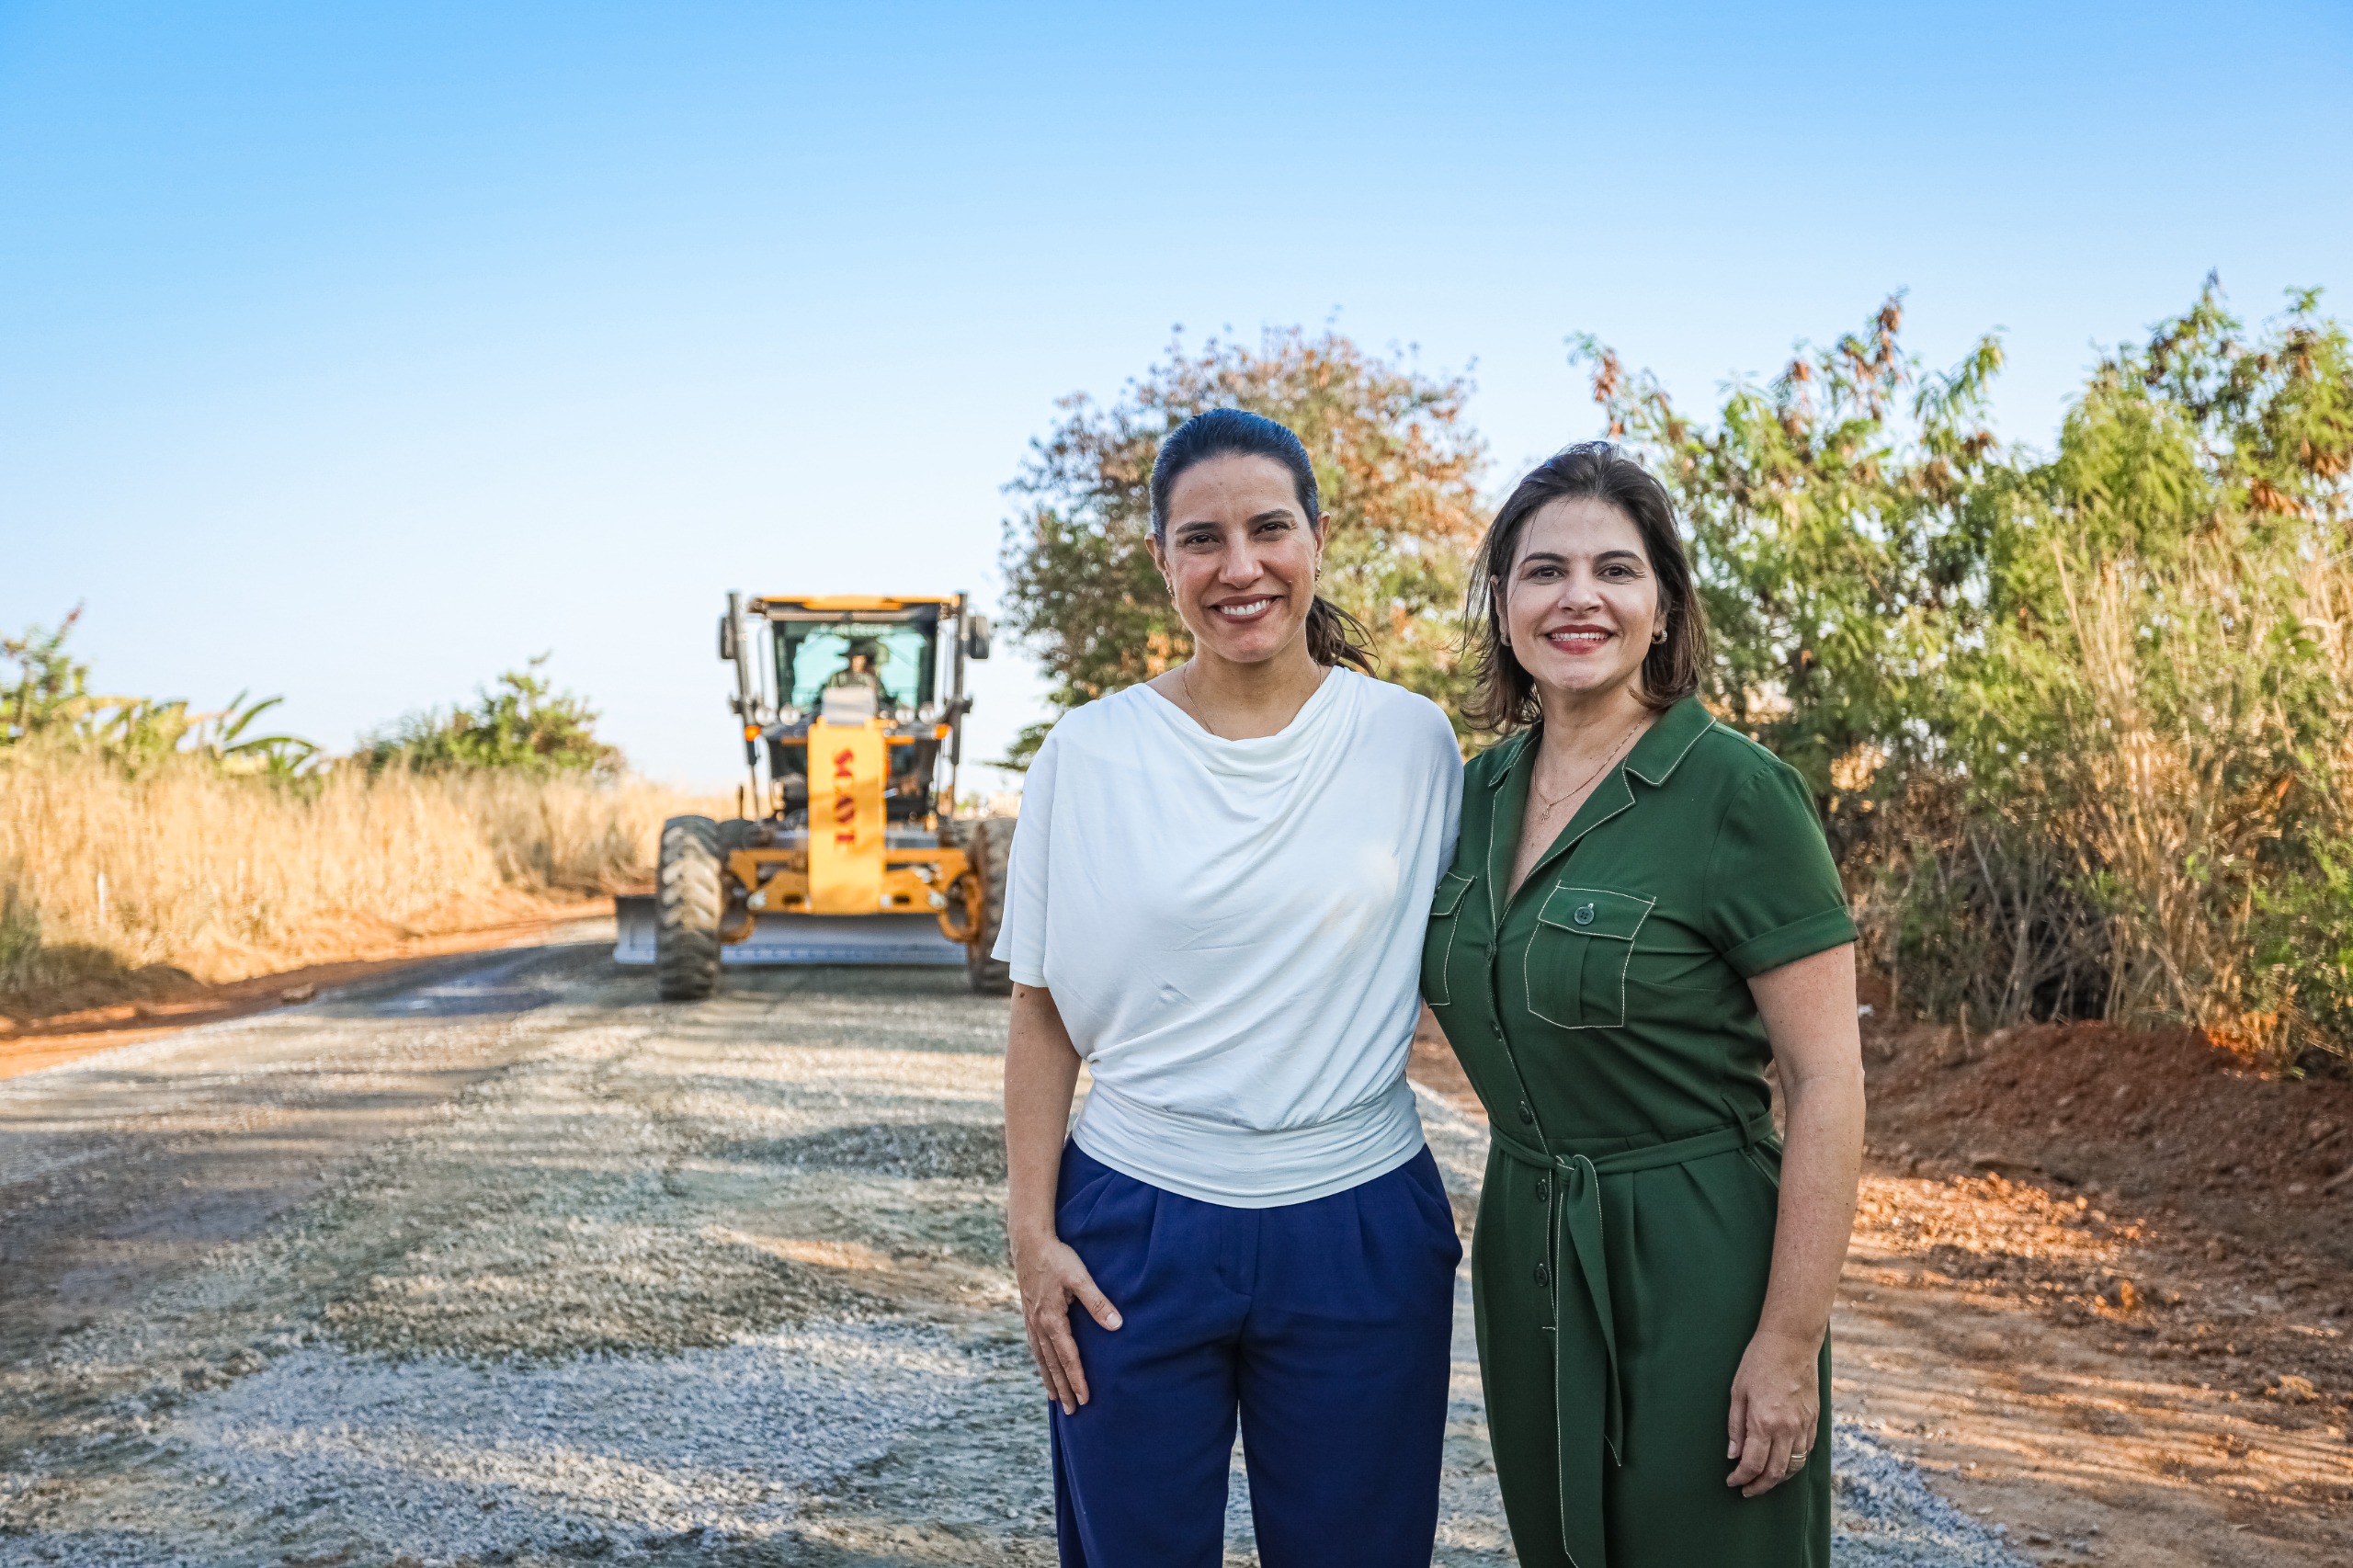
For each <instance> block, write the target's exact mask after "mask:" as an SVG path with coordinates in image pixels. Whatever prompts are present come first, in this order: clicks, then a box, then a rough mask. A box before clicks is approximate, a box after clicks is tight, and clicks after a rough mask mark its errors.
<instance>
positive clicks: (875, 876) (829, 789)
mask: <svg viewBox="0 0 2353 1568" xmlns="http://www.w3.org/2000/svg"><path fill="white" fill-rule="evenodd" d="M882 740H883V736H882V732H881V729H880V728H879V727H877V726H875V725H872V724H858V725H843V724H827V723H824V722H818V723H815V724H812V725H810V726H809V756H810V760H811V761H812V762H813V763H814V764H816V767H814V769H813V771H814V772H815V773H816V774H817V778H815V779H813V781H812V782H813V786H814V787H813V789H811V790H810V791H809V794H810V812H809V912H810V913H811V914H812V915H871V914H873V913H874V912H875V911H876V910H877V909H880V908H884V907H887V906H886V905H885V904H884V903H883V902H882V847H883V846H882V784H883V780H884V778H886V777H887V771H886V768H885V767H884V764H883V756H884V747H883V744H882Z"/></svg>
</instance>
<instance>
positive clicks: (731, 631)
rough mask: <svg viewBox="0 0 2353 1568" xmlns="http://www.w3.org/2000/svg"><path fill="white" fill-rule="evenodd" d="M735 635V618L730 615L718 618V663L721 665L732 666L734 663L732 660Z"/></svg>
mask: <svg viewBox="0 0 2353 1568" xmlns="http://www.w3.org/2000/svg"><path fill="white" fill-rule="evenodd" d="M735 635H736V633H735V618H734V617H733V616H732V615H722V616H721V617H720V618H719V661H720V663H722V664H733V662H734V660H735Z"/></svg>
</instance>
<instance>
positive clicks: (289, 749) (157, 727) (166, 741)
mask: <svg viewBox="0 0 2353 1568" xmlns="http://www.w3.org/2000/svg"><path fill="white" fill-rule="evenodd" d="M81 618H82V611H81V608H80V607H79V606H76V607H75V608H74V609H73V610H72V611H71V612H70V613H68V614H67V615H66V617H65V618H64V619H63V620H61V621H59V622H58V623H57V625H56V626H54V627H40V626H35V627H30V628H28V629H27V630H26V631H24V633H23V634H22V635H20V636H17V637H9V638H0V665H13V666H14V671H13V673H12V674H11V675H10V676H8V678H7V680H6V684H0V746H11V745H15V746H28V747H48V748H51V749H54V750H60V751H77V752H90V753H95V754H97V755H99V756H104V757H106V758H108V760H110V761H112V762H115V763H117V764H119V765H121V766H123V767H131V768H133V769H141V768H146V767H154V766H155V765H157V764H159V763H161V762H163V761H164V760H165V758H167V757H175V756H195V757H200V758H203V759H206V760H209V761H210V762H212V763H214V764H216V765H218V766H220V767H225V768H228V769H230V770H232V771H234V772H248V773H267V774H269V775H271V776H272V777H275V778H294V777H296V776H298V775H300V774H301V773H302V772H303V770H304V769H306V768H308V767H310V766H311V765H312V764H313V762H314V761H315V760H316V759H317V757H318V756H319V748H318V747H317V746H316V745H314V744H312V743H311V742H309V741H306V740H304V739H302V738H301V737H300V736H298V735H284V734H254V733H248V732H250V731H251V730H252V729H253V726H254V722H255V721H256V720H257V719H259V718H260V717H261V716H262V715H263V714H264V713H267V712H268V711H269V710H271V709H272V708H275V707H277V706H278V703H280V702H281V701H283V700H284V699H282V698H277V697H265V698H261V699H257V700H250V699H249V695H248V694H247V693H245V692H242V691H241V692H239V693H238V694H237V695H236V696H235V697H233V698H231V699H229V703H228V706H226V707H225V708H220V709H214V710H207V711H198V710H194V709H192V708H191V707H190V706H189V704H188V702H187V701H186V700H184V699H159V698H152V697H109V696H105V695H103V694H100V693H97V692H93V691H92V690H91V689H90V666H89V665H85V664H84V663H83V662H82V661H81V660H79V659H77V658H75V657H74V655H73V654H72V653H69V652H68V651H67V650H66V646H65V643H66V640H67V639H68V638H69V637H71V636H72V635H73V631H74V623H75V622H76V621H78V620H80V619H81Z"/></svg>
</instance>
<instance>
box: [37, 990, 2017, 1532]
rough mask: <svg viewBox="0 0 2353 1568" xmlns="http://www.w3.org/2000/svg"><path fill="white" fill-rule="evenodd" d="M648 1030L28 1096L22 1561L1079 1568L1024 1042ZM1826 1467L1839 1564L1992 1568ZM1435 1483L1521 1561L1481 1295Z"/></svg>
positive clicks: (594, 998)
mask: <svg viewBox="0 0 2353 1568" xmlns="http://www.w3.org/2000/svg"><path fill="white" fill-rule="evenodd" d="M650 993H651V985H650V983H648V982H647V981H646V979H645V978H644V977H643V976H642V975H638V974H632V973H626V972H621V971H615V970H614V969H613V968H612V967H611V966H610V965H609V963H608V962H607V961H606V958H605V949H603V948H602V947H601V946H580V947H571V948H562V947H559V948H550V949H541V950H537V951H531V952H525V953H521V954H513V953H509V954H502V955H499V956H497V957H496V958H494V959H493V960H488V961H480V960H477V961H475V962H474V963H472V964H471V965H467V964H457V965H451V966H449V967H448V968H447V969H445V970H439V971H433V972H432V973H430V974H428V975H427V976H426V978H425V979H424V981H423V982H422V983H412V984H410V985H408V986H406V987H404V988H400V989H386V988H382V987H378V988H375V989H373V990H370V991H369V992H368V993H366V994H360V993H356V992H347V993H341V994H334V995H331V996H330V997H328V998H326V999H325V1000H324V1001H322V1002H321V1003H319V1004H318V1005H316V1006H312V1007H309V1008H305V1009H302V1010H301V1011H300V1012H285V1013H279V1014H275V1015H271V1016H268V1017H258V1018H252V1019H246V1020H242V1021H239V1022H236V1023H233V1024H224V1025H218V1026H211V1027H209V1028H202V1029H198V1030H192V1031H190V1032H188V1033H187V1034H184V1035H180V1036H176V1037H173V1038H171V1039H169V1040H158V1041H154V1042H151V1043H149V1044H145V1045H140V1046H134V1047H131V1048H128V1049H127V1050H125V1051H116V1052H111V1053H108V1054H107V1055H104V1056H100V1057H94V1058H91V1059H88V1060H86V1061H85V1062H79V1063H76V1064H74V1065H73V1066H70V1067H65V1068H60V1069H56V1070H53V1071H51V1072H50V1073H46V1074H33V1075H29V1076H28V1077H26V1078H21V1079H17V1080H15V1081H12V1082H11V1083H9V1084H7V1085H0V1204H5V1205H6V1207H5V1208H0V1248H5V1249H6V1252H7V1254H8V1256H9V1257H10V1259H11V1262H10V1264H9V1266H8V1268H7V1270H6V1275H7V1280H6V1287H5V1289H6V1291H7V1292H9V1294H8V1295H7V1297H6V1300H7V1301H9V1302H10V1303H11V1310H10V1312H9V1315H8V1324H9V1326H8V1328H7V1330H6V1339H5V1341H0V1349H5V1355H4V1356H0V1565H6V1568H14V1565H16V1564H19V1563H22V1564H32V1563H54V1564H69V1565H71V1564H99V1563H104V1564H109V1565H112V1564H127V1565H140V1564H164V1563H177V1562H202V1563H208V1564H211V1563H219V1564H230V1565H242V1564H255V1565H261V1564H270V1565H278V1564H287V1565H291V1564H298V1563H302V1564H313V1565H318V1564H325V1563H330V1562H335V1563H376V1562H386V1563H408V1564H425V1563H469V1564H477V1563H478V1564H489V1563H502V1564H503V1563H518V1564H557V1563H571V1562H585V1561H626V1562H652V1563H672V1562H676V1563H687V1562H692V1563H698V1564H717V1565H722V1568H733V1565H736V1564H745V1565H749V1564H769V1563H779V1564H780V1563H813V1564H838V1565H843V1568H849V1565H863V1568H881V1565H883V1564H893V1565H899V1564H918V1563H938V1564H948V1563H956V1564H981V1565H995V1564H1041V1563H1046V1562H1051V1561H1052V1557H1053V1550H1052V1528H1051V1495H1050V1471H1049V1469H1048V1461H1047V1455H1046V1444H1045V1423H1044V1419H1043V1408H1042V1400H1041V1398H1040V1394H1039V1392H1038V1391H1037V1388H1036V1385H1035V1381H1034V1374H1033V1373H1032V1372H1031V1371H1030V1370H1029V1367H1028V1363H1027V1358H1026V1356H1025V1355H1024V1353H1023V1349H1022V1345H1021V1335H1020V1329H1019V1321H1018V1315H1017V1312H1016V1310H1015V1308H1016V1301H1015V1297H1014V1292H1013V1290H1012V1286H1011V1281H1010V1278H1009V1276H1008V1271H1007V1270H1006V1267H1005V1263H1004V1225H1003V1191H1002V1187H1003V1174H1004V1165H1003V1153H1002V1148H1001V1144H1000V1142H999V1140H1000V1117H999V1112H998V1096H999V1085H1000V1063H1001V1050H1002V1041H1003V1034H1004V1028H1005V1005H1004V1004H1003V1003H1002V1002H995V1001H990V1000H985V999H980V998H974V997H972V996H971V995H969V994H966V993H965V991H964V989H963V983H962V978H961V974H958V973H955V972H953V971H949V972H946V973H942V972H939V971H906V970H899V971H887V970H886V971H849V970H833V971H824V970H808V971H765V972H755V973H746V974H731V975H730V976H729V977H728V984H727V988H726V990H725V991H723V992H722V994H720V995H718V996H716V997H714V998H712V999H710V1001H707V1002H703V1003H699V1004H695V1005H692V1006H661V1005H658V1004H655V1003H654V1002H653V1001H652V1000H651V995H650ZM1426 1111H1427V1119H1428V1122H1429V1125H1430V1129H1431V1138H1432V1143H1433V1146H1434V1148H1435V1149H1436V1150H1437V1152H1438V1155H1439V1159H1440V1164H1441V1165H1442V1167H1443V1168H1444V1169H1445V1170H1446V1172H1447V1175H1448V1179H1449V1184H1450V1185H1451V1186H1452V1187H1454V1189H1455V1194H1456V1198H1457V1201H1458V1206H1459V1207H1461V1208H1465V1209H1467V1207H1468V1205H1469V1204H1470V1202H1471V1201H1472V1199H1474V1197H1475V1186H1476V1182H1477V1177H1478V1165H1479V1163H1480V1160H1481V1157H1482V1155H1483V1130H1482V1129H1480V1128H1479V1127H1478V1126H1477V1125H1476V1124H1475V1123H1474V1122H1473V1121H1472V1120H1471V1119H1467V1118H1465V1117H1463V1116H1462V1115H1461V1114H1460V1113H1459V1112H1457V1111H1455V1110H1452V1109H1450V1108H1448V1107H1447V1106H1446V1105H1444V1104H1443V1103H1442V1102H1440V1101H1438V1100H1437V1099H1436V1098H1434V1097H1430V1096H1426ZM1840 1463H1841V1468H1842V1473H1844V1474H1847V1475H1851V1476H1852V1477H1854V1478H1856V1479H1855V1481H1854V1483H1852V1484H1849V1485H1847V1487H1846V1488H1845V1490H1844V1493H1843V1494H1842V1495H1843V1496H1844V1497H1845V1498H1846V1501H1847V1511H1846V1513H1845V1514H1843V1515H1842V1522H1844V1523H1846V1524H1847V1525H1849V1526H1858V1525H1859V1526H1861V1527H1863V1529H1864V1533H1863V1534H1862V1535H1856V1534H1854V1533H1853V1531H1852V1530H1850V1532H1849V1534H1848V1536H1847V1537H1843V1538H1842V1547H1841V1558H1840V1561H1841V1562H1842V1563H1843V1562H1852V1563H1857V1564H1864V1563H1868V1564H1871V1565H1874V1568H1876V1565H1879V1564H1887V1565H1890V1568H1893V1565H1896V1564H1908V1563H1918V1564H1923V1565H1933V1568H1961V1565H1964V1564H1990V1563H1995V1562H2000V1561H2002V1559H2001V1558H2000V1557H1999V1556H1998V1555H1987V1554H1985V1551H1984V1550H1983V1549H1984V1547H1985V1545H1986V1542H1985V1541H1984V1540H1981V1539H1978V1538H1977V1537H1975V1536H1972V1535H1971V1534H1970V1529H1971V1527H1968V1525H1967V1521H1957V1522H1955V1521H1947V1520H1942V1519H1941V1518H1940V1517H1935V1516H1934V1515H1933V1510H1934V1508H1936V1507H1940V1506H1941V1505H1936V1504H1935V1502H1934V1499H1932V1498H1928V1497H1927V1494H1926V1493H1925V1491H1923V1490H1922V1489H1920V1488H1919V1487H1918V1485H1917V1482H1916V1477H1912V1478H1910V1479H1908V1480H1907V1478H1906V1477H1905V1475H1904V1472H1903V1471H1902V1470H1901V1467H1900V1466H1896V1467H1893V1468H1891V1466H1890V1463H1889V1462H1887V1461H1885V1460H1884V1456H1882V1455H1881V1454H1880V1453H1879V1452H1878V1451H1877V1450H1875V1449H1872V1448H1871V1446H1870V1443H1869V1440H1868V1439H1864V1438H1860V1437H1856V1436H1854V1435H1852V1434H1849V1435H1847V1436H1845V1437H1842V1438H1841V1449H1840ZM1447 1466H1448V1468H1447V1473H1446V1477H1445V1483H1444V1484H1445V1499H1446V1515H1445V1520H1444V1524H1443V1527H1442V1531H1441V1540H1440V1547H1439V1552H1438V1562H1440V1563H1443V1564H1447V1565H1449V1568H1468V1565H1471V1564H1492V1563H1504V1562H1510V1561H1511V1555H1510V1551H1509V1548H1508V1544H1507V1541H1506V1536H1505V1533H1504V1530H1503V1526H1502V1521H1501V1518H1500V1512H1499V1508H1498V1506H1497V1504H1496V1500H1495V1487H1494V1478H1493V1472H1492V1466H1491V1463H1490V1461H1489V1459H1488V1456H1487V1449H1486V1440H1485V1427H1484V1421H1483V1413H1482V1411H1481V1407H1480V1401H1479V1390H1478V1379H1477V1371H1476V1363H1475V1356H1474V1352H1473V1350H1472V1344H1471V1326H1470V1314H1469V1308H1468V1301H1467V1298H1466V1299H1465V1300H1464V1301H1463V1302H1462V1305H1461V1314H1460V1320H1459V1324H1458V1342H1457V1346H1456V1377H1455V1386H1454V1399H1453V1406H1452V1410H1451V1412H1450V1415H1449V1437H1448V1448H1447ZM1924 1510H1927V1512H1924ZM1229 1525H1230V1528H1229V1551H1228V1560H1229V1562H1233V1563H1237V1564H1239V1563H1246V1562H1252V1561H1255V1556H1254V1553H1253V1552H1252V1551H1251V1547H1250V1540H1249V1528H1248V1518H1247V1509H1246V1499H1245V1495H1244V1494H1243V1491H1242V1489H1241V1488H1240V1486H1239V1485H1237V1488H1236V1491H1235V1494H1234V1506H1233V1509H1232V1511H1231V1513H1230V1519H1229ZM1873 1531H1877V1532H1878V1533H1877V1534H1875V1535H1874V1534H1872V1533H1871V1532H1873ZM1866 1538H1868V1539H1866Z"/></svg>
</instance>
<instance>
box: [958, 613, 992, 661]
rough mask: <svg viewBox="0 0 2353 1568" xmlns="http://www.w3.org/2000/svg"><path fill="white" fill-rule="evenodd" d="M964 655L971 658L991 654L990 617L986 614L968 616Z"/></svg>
mask: <svg viewBox="0 0 2353 1568" xmlns="http://www.w3.org/2000/svg"><path fill="white" fill-rule="evenodd" d="M964 626H965V631H964V655H965V657H967V658H970V659H976V660H977V659H985V658H987V657H988V656H989V633H990V631H991V630H992V628H991V627H990V626H989V618H988V617H987V616H984V615H975V616H970V617H967V618H966V619H965V622H964Z"/></svg>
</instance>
